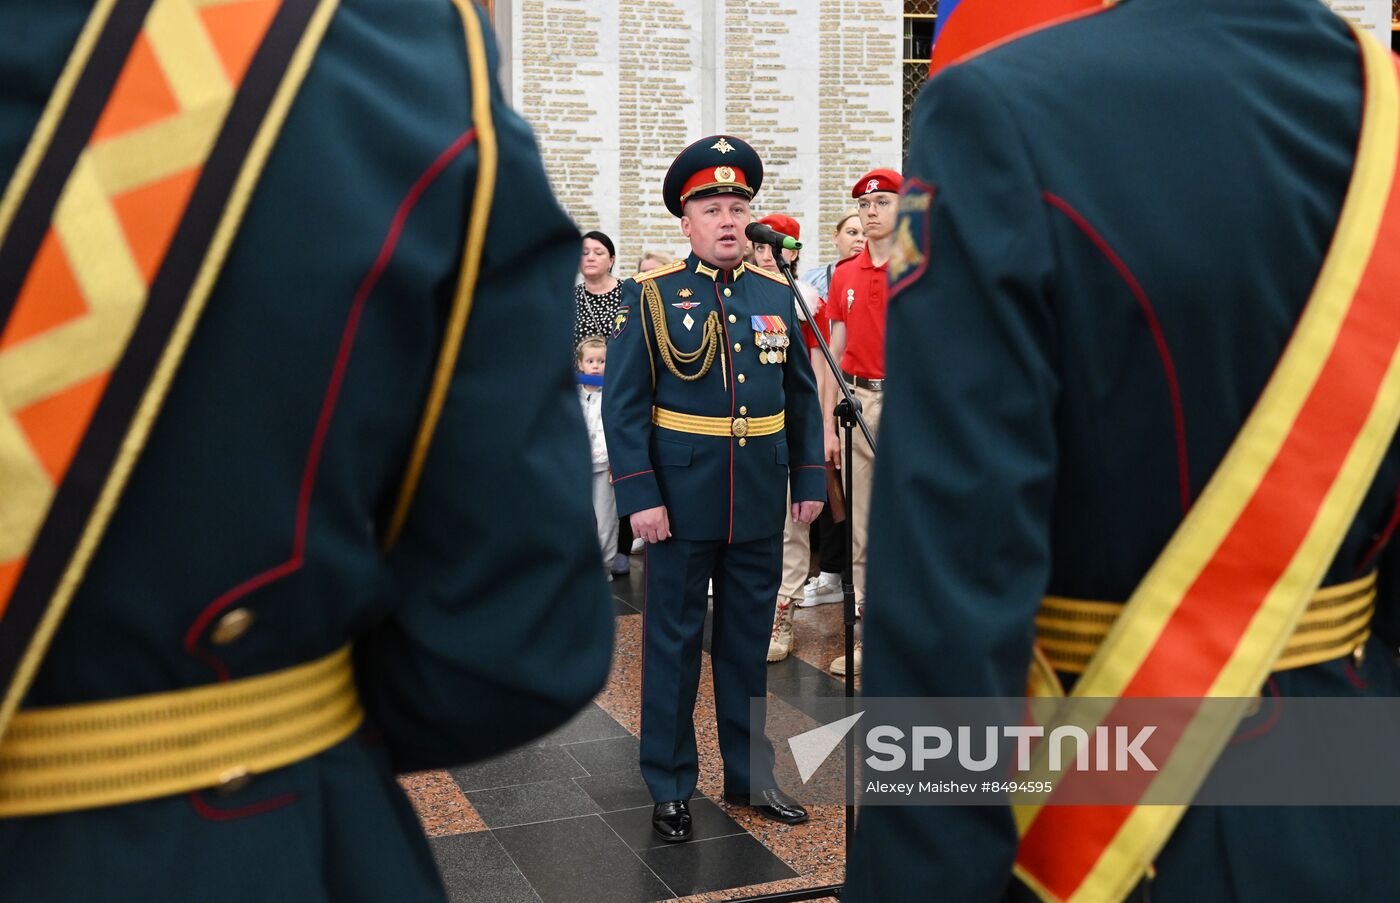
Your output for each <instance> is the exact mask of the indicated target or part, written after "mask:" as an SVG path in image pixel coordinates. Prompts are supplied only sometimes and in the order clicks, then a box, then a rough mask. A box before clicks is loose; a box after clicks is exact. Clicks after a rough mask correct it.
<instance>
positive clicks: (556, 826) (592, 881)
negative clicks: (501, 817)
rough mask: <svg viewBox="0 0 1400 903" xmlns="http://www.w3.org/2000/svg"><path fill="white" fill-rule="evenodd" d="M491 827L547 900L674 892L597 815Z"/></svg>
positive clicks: (607, 899) (590, 902) (625, 902)
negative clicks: (510, 826) (508, 826)
mask: <svg viewBox="0 0 1400 903" xmlns="http://www.w3.org/2000/svg"><path fill="white" fill-rule="evenodd" d="M492 833H493V834H494V835H495V836H496V837H497V839H499V840H500V842H501V845H502V846H503V847H505V849H506V852H508V853H510V857H511V859H513V860H514V861H515V864H516V865H517V866H519V868H520V871H521V873H522V874H523V875H524V876H525V878H526V880H528V881H529V882H530V886H531V887H532V888H534V890H535V892H536V893H537V894H539V896H540V899H541V900H543V901H544V903H555V901H559V903H633V901H636V903H642V901H648V900H665V899H670V898H671V897H673V896H675V895H674V894H672V893H671V892H670V889H669V888H668V887H667V886H666V885H665V884H663V883H662V882H661V881H660V880H659V879H658V878H657V877H656V875H655V874H653V873H652V872H651V870H650V869H648V868H647V866H646V865H645V864H644V863H643V862H642V861H641V860H640V859H638V858H637V854H635V853H633V852H632V851H631V850H630V849H628V848H627V844H625V843H623V842H622V840H621V839H619V838H618V836H617V835H616V834H614V833H613V830H612V828H610V827H608V825H607V824H606V823H604V821H603V820H602V819H601V818H599V817H598V816H596V815H590V816H584V817H582V818H569V819H564V820H562V821H549V822H541V823H539V824H534V825H523V826H521V827H518V828H501V829H500V830H497V831H493V832H492Z"/></svg>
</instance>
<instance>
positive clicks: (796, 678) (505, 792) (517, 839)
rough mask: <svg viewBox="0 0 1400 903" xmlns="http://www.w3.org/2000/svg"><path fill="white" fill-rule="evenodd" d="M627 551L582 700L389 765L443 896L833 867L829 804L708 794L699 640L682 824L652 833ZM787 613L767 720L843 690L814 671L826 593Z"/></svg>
mask: <svg viewBox="0 0 1400 903" xmlns="http://www.w3.org/2000/svg"><path fill="white" fill-rule="evenodd" d="M632 565H633V570H632V574H631V575H630V576H628V577H621V578H617V579H615V580H614V581H613V582H612V588H613V593H614V601H615V605H616V611H617V646H616V650H615V653H614V659H613V667H612V673H611V675H610V678H609V681H608V686H607V688H606V689H604V691H603V692H602V693H600V694H599V695H598V697H597V699H595V700H594V702H593V703H592V704H591V705H589V706H588V707H587V708H586V709H584V711H582V712H580V713H579V714H578V715H577V716H576V717H575V718H574V719H573V720H572V721H571V722H570V723H568V724H567V725H565V726H564V727H562V728H560V729H559V730H557V731H556V732H554V733H553V734H551V735H549V736H547V737H543V738H541V739H540V740H538V741H536V742H535V743H534V744H533V745H531V746H527V747H522V748H519V749H516V750H512V751H511V752H508V753H505V754H504V755H501V756H499V757H497V758H495V759H491V760H488V761H485V762H479V763H476V764H473V765H470V766H467V767H464V768H457V769H452V770H451V771H436V772H421V773H418V774H413V775H405V776H403V778H401V781H402V783H403V785H404V788H405V789H406V790H407V791H408V794H409V797H410V798H411V799H412V800H413V804H414V806H415V808H416V809H417V811H418V813H419V816H420V818H421V819H422V821H423V826H424V829H425V830H426V831H427V833H428V835H429V837H430V842H431V844H432V847H433V851H434V854H435V855H436V857H437V862H438V867H439V868H440V869H441V872H442V878H443V883H444V885H445V886H446V887H447V891H448V896H449V898H450V899H451V900H452V901H454V903H465V901H473V903H515V901H521V903H554V901H568V903H592V901H598V903H632V901H637V903H643V901H653V900H674V899H682V900H686V901H721V900H735V899H740V898H743V897H747V896H754V895H758V894H764V893H775V892H779V891H790V890H797V889H801V888H811V887H819V886H822V885H830V884H839V883H840V882H841V880H842V876H843V873H844V859H845V857H844V852H843V846H842V844H843V837H844V832H845V814H844V810H843V809H842V808H841V807H840V806H809V807H808V809H809V811H810V812H811V815H812V819H811V821H810V822H808V823H807V824H804V825H797V826H787V825H781V824H777V823H775V822H769V821H765V820H762V819H759V818H757V817H755V816H753V815H752V814H750V811H749V810H748V809H747V808H736V807H731V806H729V805H728V804H727V803H725V802H724V801H723V800H722V799H721V792H720V781H721V776H720V762H719V753H718V738H717V737H716V735H715V732H714V699H713V693H712V688H711V684H710V675H709V655H708V652H707V653H706V655H705V660H704V664H703V668H704V671H703V673H702V679H701V690H700V698H699V700H698V701H697V703H696V711H695V720H696V725H697V730H698V743H699V748H700V786H699V788H698V790H697V792H696V798H695V799H694V800H693V801H692V803H691V812H692V814H693V816H694V819H695V828H694V839H692V840H691V841H689V842H686V843H680V844H667V843H664V842H662V841H660V840H657V839H656V838H654V836H653V835H652V833H651V799H650V797H649V795H648V793H647V790H646V786H645V785H644V784H643V783H642V778H641V773H640V771H639V769H638V765H637V733H638V725H639V711H638V688H639V686H640V681H641V620H642V618H641V613H640V609H641V598H642V578H641V558H640V556H633V558H632ZM794 626H795V629H796V634H797V651H796V654H795V655H794V656H791V657H789V658H788V659H787V660H786V661H783V662H779V663H777V664H773V665H770V666H769V707H770V714H769V723H770V725H772V724H774V723H775V719H776V720H777V721H778V722H783V721H786V722H787V723H789V724H791V725H792V726H793V727H794V728H795V729H796V730H805V729H807V727H815V726H816V724H817V722H815V721H813V720H812V719H811V718H809V717H808V716H807V715H806V714H805V713H803V712H802V711H801V708H802V702H801V700H802V699H804V698H811V697H817V696H839V695H841V694H842V693H843V692H844V690H843V685H842V684H841V682H840V681H839V680H838V679H837V678H834V677H832V676H831V675H830V674H828V673H826V671H825V668H826V666H827V665H828V663H830V661H831V659H832V658H833V657H835V656H836V655H839V654H840V653H841V643H842V640H841V630H842V627H841V606H840V605H822V606H818V607H816V608H810V609H799V610H798V612H797V616H796V619H795V622H794ZM707 648H708V642H707ZM770 732H771V731H770ZM778 754H779V761H778V770H779V775H780V779H782V780H783V782H784V784H786V785H788V786H789V788H790V789H791V785H790V784H789V782H788V781H787V780H785V779H783V778H782V776H783V775H784V774H792V773H793V769H792V763H791V756H790V755H786V757H785V750H784V749H783V748H782V747H781V745H780V746H779V749H778ZM796 795H798V796H800V794H796Z"/></svg>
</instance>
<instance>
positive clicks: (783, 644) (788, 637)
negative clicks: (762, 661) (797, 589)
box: [768, 599, 795, 662]
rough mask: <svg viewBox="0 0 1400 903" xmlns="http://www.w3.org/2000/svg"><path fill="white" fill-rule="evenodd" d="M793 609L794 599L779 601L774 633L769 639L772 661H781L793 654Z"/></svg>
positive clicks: (769, 655)
mask: <svg viewBox="0 0 1400 903" xmlns="http://www.w3.org/2000/svg"><path fill="white" fill-rule="evenodd" d="M792 609H793V604H792V600H791V599H782V600H780V601H779V602H778V608H777V610H776V611H774V612H773V634H772V636H771V637H770V638H769V640H768V660H769V661H770V662H780V661H782V660H783V659H785V658H787V657H788V656H789V655H792V649H793V646H794V645H795V642H794V640H793V636H792Z"/></svg>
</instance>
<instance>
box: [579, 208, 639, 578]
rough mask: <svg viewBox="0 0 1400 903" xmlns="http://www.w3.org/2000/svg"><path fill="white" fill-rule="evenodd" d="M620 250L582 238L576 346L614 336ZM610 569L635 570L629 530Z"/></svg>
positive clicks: (590, 235) (594, 237)
mask: <svg viewBox="0 0 1400 903" xmlns="http://www.w3.org/2000/svg"><path fill="white" fill-rule="evenodd" d="M616 262H617V250H616V248H614V247H613V242H612V239H611V238H609V237H608V236H607V235H606V234H605V233H602V232H598V231H596V230H595V231H592V232H586V233H584V236H583V257H582V258H581V259H580V261H579V275H580V276H581V277H582V278H581V279H580V281H579V282H577V283H576V284H575V285H574V347H575V348H577V347H578V344H579V343H580V342H582V341H583V340H584V339H587V338H590V337H602V338H603V339H604V341H606V338H607V336H610V335H612V332H613V329H614V328H616V325H617V324H616V319H617V306H618V302H619V301H620V300H621V298H622V283H621V282H620V281H619V280H618V279H617V277H616V276H614V275H613V272H612V271H613V265H614V264H615V263H616ZM616 543H617V546H616V551H615V552H614V554H613V556H612V559H611V563H610V564H609V570H610V571H611V572H612V575H613V576H614V577H625V576H627V575H628V574H629V573H631V571H632V563H631V562H630V561H628V559H627V555H628V553H629V552H631V543H632V536H631V532H630V530H626V529H625V528H622V527H619V530H618V534H617V536H616Z"/></svg>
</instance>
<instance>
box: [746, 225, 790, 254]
mask: <svg viewBox="0 0 1400 903" xmlns="http://www.w3.org/2000/svg"><path fill="white" fill-rule="evenodd" d="M744 237H745V238H747V239H748V240H749V241H751V242H754V243H755V244H760V245H773V246H774V247H780V248H786V249H787V250H789V251H800V250H802V242H800V241H798V240H797V239H795V238H793V237H792V236H791V235H784V234H783V233H781V232H779V231H778V230H776V229H772V228H770V227H768V226H765V225H763V223H749V224H748V225H747V226H745V227H744Z"/></svg>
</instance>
